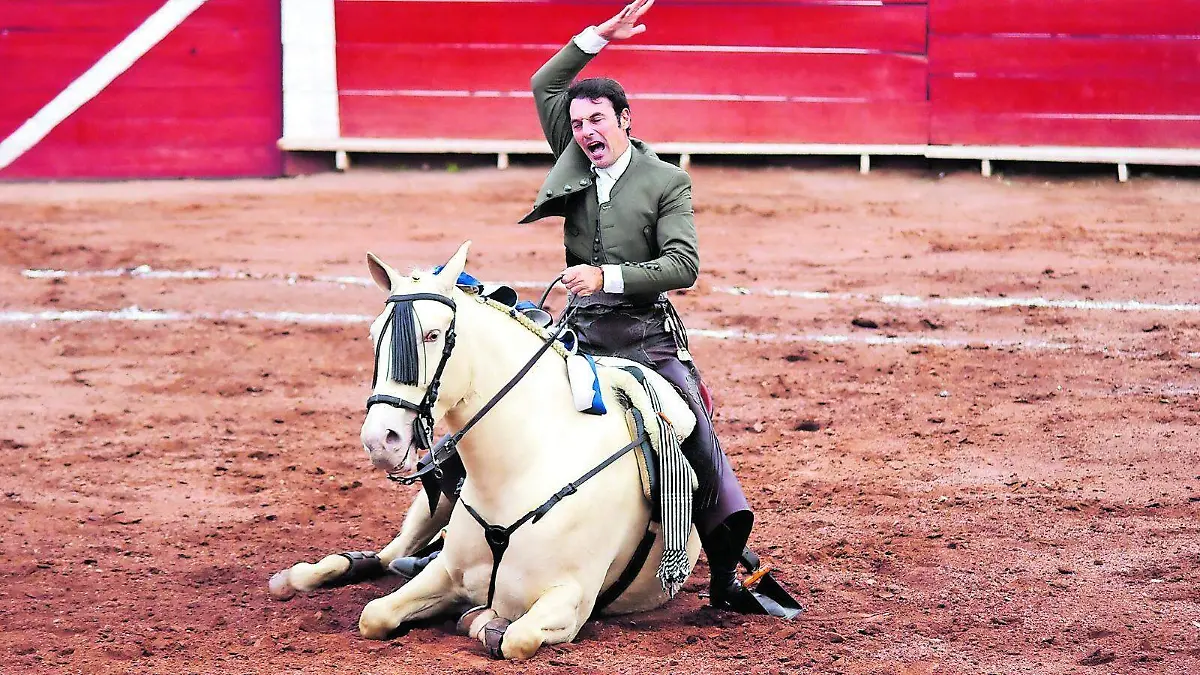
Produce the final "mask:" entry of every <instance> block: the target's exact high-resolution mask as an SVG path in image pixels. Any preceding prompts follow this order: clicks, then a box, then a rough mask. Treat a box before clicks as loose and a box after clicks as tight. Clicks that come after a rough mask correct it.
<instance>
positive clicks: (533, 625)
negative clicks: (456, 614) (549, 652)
mask: <svg viewBox="0 0 1200 675" xmlns="http://www.w3.org/2000/svg"><path fill="white" fill-rule="evenodd" d="M594 604H595V602H594V600H593V601H592V602H584V594H583V589H582V588H580V587H579V585H578V584H577V583H567V584H563V585H561V586H555V587H553V588H551V589H550V590H548V591H546V593H544V594H543V595H542V597H540V598H538V599H537V602H535V603H533V606H532V607H530V608H529V611H528V612H526V613H525V615H524V616H522V617H521V618H519V619H517V620H516V621H514V622H512V624H511V625H510V626H508V628H507V630H503V637H502V638H501V640H500V644H499V645H498V646H499V650H500V654H499V655H500V656H503V657H504V658H506V659H518V660H520V659H527V658H529V657H531V656H533V655H534V654H535V653H537V650H538V649H540V648H541V646H542V645H544V644H551V645H553V644H558V643H560V642H570V641H571V640H574V639H575V636H576V635H578V634H579V630H580V629H581V628H583V624H584V622H585V621H587V618H588V615H589V614H591V611H592V606H593V605H594ZM493 621H501V622H503V619H493ZM489 625H495V624H489ZM487 632H488V631H486V630H485V631H480V634H479V635H478V638H479V640H480V641H481V642H483V645H484V646H485V647H487V648H488V651H489V652H494V650H495V649H496V647H497V645H495V644H488V641H489V639H491V640H495V637H494V635H493V636H489V635H488V634H487ZM492 655H493V656H497V655H496V654H495V653H493V654H492Z"/></svg>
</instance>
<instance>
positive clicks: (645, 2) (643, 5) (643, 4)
mask: <svg viewBox="0 0 1200 675" xmlns="http://www.w3.org/2000/svg"><path fill="white" fill-rule="evenodd" d="M653 4H654V0H640V6H639V7H638V8H637V13H635V14H634V15H633V18H634V19H635V20H636V19H639V18H641V16H642V15H643V14H645V13H646V10H648V9H650V6H651V5H653Z"/></svg>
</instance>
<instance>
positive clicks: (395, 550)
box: [268, 491, 453, 600]
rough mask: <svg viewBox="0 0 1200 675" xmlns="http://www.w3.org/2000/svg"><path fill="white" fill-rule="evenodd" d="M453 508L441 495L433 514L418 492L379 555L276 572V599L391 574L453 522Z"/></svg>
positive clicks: (328, 559) (338, 557) (338, 556)
mask: <svg viewBox="0 0 1200 675" xmlns="http://www.w3.org/2000/svg"><path fill="white" fill-rule="evenodd" d="M452 510H453V505H452V504H451V503H450V501H449V500H448V499H447V498H446V496H445V495H441V496H440V498H439V501H438V506H437V509H436V511H435V512H434V513H432V514H431V513H429V502H428V500H427V499H426V498H425V493H424V492H420V491H418V492H417V494H416V497H415V498H414V499H413V503H412V506H410V507H409V509H408V514H407V515H406V516H405V517H404V525H402V526H401V528H400V534H398V535H396V538H395V539H393V540H392V542H391V543H390V544H388V545H387V546H385V547H384V548H383V550H382V551H380V552H379V554H378V555H375V554H374V553H373V552H369V551H364V552H363V553H362V554H358V553H334V554H333V555H327V556H325V557H324V558H322V559H321V560H320V561H319V562H317V563H315V564H314V563H306V562H301V563H296V564H295V565H292V566H291V567H289V568H287V569H285V570H281V571H279V572H276V573H275V574H274V575H273V576H272V577H271V581H270V583H269V584H268V588H269V589H270V591H271V595H272V597H274V598H275V599H277V600H288V599H290V598H291V597H292V596H294V595H296V593H308V592H310V591H313V590H316V589H318V588H330V587H334V586H344V585H346V584H352V583H356V582H359V581H365V580H367V579H374V578H377V577H381V576H383V575H384V574H387V569H388V565H390V564H391V562H392V560H394V559H396V558H398V557H400V556H405V555H410V554H412V553H413V552H415V551H417V550H418V549H420V548H421V547H422V546H424V545H425V544H427V543H429V541H430V540H431V539H433V537H434V535H436V534H437V533H438V531H439V530H441V529H442V528H443V527H445V526H446V523H447V522H449V521H450V512H451V511H452Z"/></svg>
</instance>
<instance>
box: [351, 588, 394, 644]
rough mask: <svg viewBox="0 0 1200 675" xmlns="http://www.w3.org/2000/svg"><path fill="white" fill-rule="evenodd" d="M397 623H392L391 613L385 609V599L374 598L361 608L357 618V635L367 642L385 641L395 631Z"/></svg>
mask: <svg viewBox="0 0 1200 675" xmlns="http://www.w3.org/2000/svg"><path fill="white" fill-rule="evenodd" d="M396 626H397V623H396V622H395V621H392V613H391V612H390V611H388V609H387V602H385V598H376V599H374V600H372V601H370V602H368V603H367V606H366V607H363V611H362V614H360V615H359V616H358V634H359V635H361V636H363V637H365V638H367V639H368V640H386V639H387V638H388V635H390V634H391V632H392V631H393V630H395V629H396Z"/></svg>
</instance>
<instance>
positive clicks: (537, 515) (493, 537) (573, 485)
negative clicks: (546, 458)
mask: <svg viewBox="0 0 1200 675" xmlns="http://www.w3.org/2000/svg"><path fill="white" fill-rule="evenodd" d="M647 440H648V438H647V437H646V435H645V434H644V433H643V434H641V435H640V436H639V437H638V438H635V439H633V441H631V442H630V443H629V445H626V446H625V447H623V448H621V449H620V450H618V451H616V452H614V453H613V454H612V455H609V457H608V459H606V460H604V461H603V462H601V463H600V464H598V465H597V466H596V467H594V468H593V469H592V470H591V471H588V472H587V473H585V474H583V476H581V477H579V478H578V479H576V480H574V481H573V482H570V483H567V485H566V487H564V488H563V489H561V490H559V491H558V492H555V493H554V496H553V497H551V498H550V499H547V500H546V502H545V503H544V504H542V505H541V506H539V507H537V508H536V509H534V510H532V511H530V512H529V513H526V514H525V515H523V516H521V517H520V518H519V519H517V522H515V523H513V524H512V525H509V526H508V527H500V526H499V525H492V524H491V523H489V522H488V521H486V520H484V519H483V516H481V515H479V512H478V511H476V510H475V509H473V508H471V505H470V504H468V503H466V502H465V501H463V502H462V505H463V506H464V507H465V508H466V509H467V513H469V514H471V517H472V518H474V519H475V522H477V523H479V526H480V527H482V528H483V536H484V540H485V541H487V545H488V548H490V549H491V550H492V578H491V580H490V581H488V597H487V604H486V605H484V606H485V607H491V606H492V601H493V600H495V598H496V573H497V572H498V571H499V570H500V561H501V560H503V559H504V554H505V552H506V551H508V545H509V543H510V541H511V540H512V535H513V533H514V532H516V531H517V528H519V527H521V526H522V525H524V524H525V523H527V522H529V521H530V520H532V521H533V522H535V523H536V522H537V521H539V520H541V519H542V516H544V515H546V514H547V513H548V512H549V511H550V509H552V508H554V505H555V504H557V503H559V502H561V501H562V500H563V498H564V497H569V496H570V495H573V494H575V492H576V491H577V490H578V489H579V486H581V485H583V484H584V483H586V482H588V481H589V480H591V479H592V477H593V476H595V475H596V474H598V473H600V472H601V471H603V470H604V469H606V468H608V465H609V464H612V463H613V462H615V461H617V460H618V459H620V458H621V457H622V456H624V455H625V453H627V452H629V451H630V450H633V449H634V448H636V447H638V446H639V445H641V444H642V443H644V442H646V441H647Z"/></svg>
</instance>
